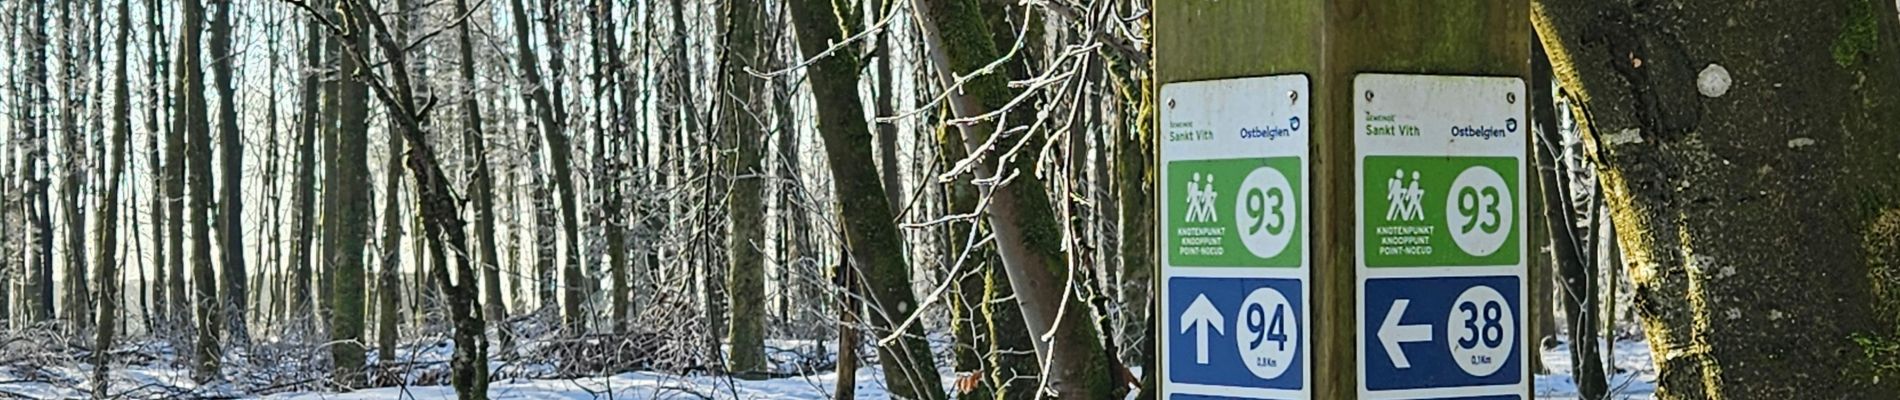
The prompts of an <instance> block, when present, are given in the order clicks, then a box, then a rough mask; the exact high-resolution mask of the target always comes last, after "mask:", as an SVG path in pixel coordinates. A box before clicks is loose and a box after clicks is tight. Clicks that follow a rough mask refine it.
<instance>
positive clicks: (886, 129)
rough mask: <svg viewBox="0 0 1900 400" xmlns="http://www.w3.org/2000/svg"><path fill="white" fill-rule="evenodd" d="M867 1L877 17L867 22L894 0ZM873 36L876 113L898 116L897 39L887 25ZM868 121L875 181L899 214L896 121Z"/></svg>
mask: <svg viewBox="0 0 1900 400" xmlns="http://www.w3.org/2000/svg"><path fill="white" fill-rule="evenodd" d="M870 1H871V10H873V11H876V12H877V16H876V17H875V18H867V19H866V20H867V21H866V22H870V21H872V20H875V19H879V18H883V16H884V15H885V14H887V13H889V12H890V10H891V7H892V3H895V0H870ZM876 35H877V37H876V39H874V41H873V42H872V43H871V45H870V46H871V47H873V48H874V49H875V50H874V51H872V53H871V57H874V58H876V59H877V61H874V63H875V64H876V68H877V91H876V93H877V100H876V101H877V104H876V106H877V114H876V115H877V116H878V117H880V118H882V117H890V116H894V115H897V105H896V104H897V91H896V89H894V88H893V85H892V83H894V82H895V81H896V80H897V79H896V77H894V76H891V47H892V46H895V45H896V44H897V39H895V37H896V35H893V34H892V32H891V29H890V26H886V27H884V28H883V29H880V30H879V31H878V32H877V33H876ZM871 123H872V124H875V126H877V129H876V130H874V131H872V132H873V133H875V134H876V135H877V167H878V172H879V173H878V181H879V182H881V183H883V184H884V195H885V197H888V198H890V203H891V213H894V214H895V213H901V212H903V210H904V195H905V193H904V173H903V171H902V170H901V169H900V168H898V162H897V123H896V122H895V121H892V122H878V121H872V122H871Z"/></svg>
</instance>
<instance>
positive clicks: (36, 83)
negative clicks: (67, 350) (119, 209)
mask: <svg viewBox="0 0 1900 400" xmlns="http://www.w3.org/2000/svg"><path fill="white" fill-rule="evenodd" d="M23 8H25V9H26V10H27V11H26V13H27V18H29V21H28V24H27V27H26V34H25V36H26V37H25V38H23V39H24V40H25V41H26V42H27V43H26V52H27V54H26V75H27V96H26V107H27V110H26V112H25V113H23V114H25V115H24V116H22V117H21V120H22V121H24V123H22V125H24V126H23V127H22V129H21V131H22V132H23V136H24V137H25V138H26V140H24V141H22V142H23V143H22V144H21V147H22V149H21V152H22V153H25V156H24V157H22V160H20V163H19V167H20V172H19V175H20V179H21V182H22V183H23V184H24V186H26V188H25V189H26V190H24V192H25V193H24V196H23V197H21V199H22V201H21V203H20V204H21V213H23V214H25V217H26V218H27V219H28V220H29V222H28V224H29V225H31V226H32V233H31V234H30V235H29V236H31V237H32V240H31V242H30V243H31V244H29V245H27V247H26V255H25V258H26V264H25V268H24V271H23V272H25V274H24V278H25V281H26V282H25V284H24V285H22V286H23V287H22V288H21V289H23V290H22V292H23V293H20V296H22V299H23V300H24V301H22V302H21V303H22V304H21V305H22V306H23V307H21V308H23V310H22V311H23V312H22V314H24V316H25V318H24V319H25V320H26V321H28V322H42V321H47V320H50V319H52V313H53V274H52V257H53V236H52V224H51V223H50V221H47V217H48V216H49V215H50V213H48V212H47V211H46V182H44V181H43V180H42V179H41V178H40V173H41V169H40V164H43V163H45V162H46V157H47V155H46V153H47V152H46V130H47V129H46V127H45V126H44V123H45V122H46V121H42V120H41V119H40V117H41V116H43V115H44V114H42V113H44V112H48V111H47V110H46V104H45V103H46V102H47V101H49V99H48V97H50V96H47V93H46V87H47V76H46V75H47V72H46V68H47V67H46V61H45V60H46V46H47V44H46V1H45V0H36V1H34V2H32V3H29V4H27V5H25V6H23Z"/></svg>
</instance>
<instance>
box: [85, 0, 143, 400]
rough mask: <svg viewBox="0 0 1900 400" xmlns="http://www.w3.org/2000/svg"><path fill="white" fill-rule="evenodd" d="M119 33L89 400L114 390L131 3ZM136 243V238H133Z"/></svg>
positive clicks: (122, 3)
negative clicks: (118, 254)
mask: <svg viewBox="0 0 1900 400" xmlns="http://www.w3.org/2000/svg"><path fill="white" fill-rule="evenodd" d="M117 25H118V27H119V29H116V30H115V31H114V34H115V35H114V36H113V39H112V49H113V54H116V57H114V59H116V60H119V61H118V62H117V63H116V65H114V67H113V70H112V152H111V154H110V155H109V157H111V158H112V161H111V162H110V163H109V164H108V165H109V166H110V168H111V170H110V172H109V173H108V174H107V178H106V180H105V182H101V183H100V184H101V185H103V186H104V189H105V199H103V200H100V201H99V230H98V231H96V234H97V235H98V236H96V237H94V238H93V245H94V247H97V248H98V249H99V259H98V260H96V261H95V262H94V263H93V265H94V266H95V267H96V268H97V270H96V271H94V272H93V279H97V280H98V282H99V283H98V287H99V293H100V296H99V302H98V304H99V310H98V312H97V315H98V317H99V322H98V330H97V331H96V332H95V334H96V335H95V336H94V340H93V346H92V349H93V350H92V354H93V356H92V366H93V369H92V397H93V398H106V397H107V396H108V395H109V394H110V392H109V391H108V390H109V389H110V388H111V386H112V380H111V379H110V377H111V369H112V340H113V335H114V334H116V333H117V332H116V329H117V328H118V325H117V324H115V323H113V322H114V321H115V319H116V318H118V316H119V303H118V299H119V298H120V297H119V296H117V294H118V293H119V292H120V287H119V279H118V276H119V269H118V265H119V260H118V257H117V255H116V254H114V250H116V249H117V248H118V246H115V245H114V242H116V241H117V240H118V226H119V183H120V182H121V181H123V180H124V178H125V166H126V162H125V154H126V152H127V151H128V149H127V147H128V146H129V145H131V143H132V95H131V93H130V92H129V91H128V90H127V89H126V86H127V82H128V81H130V80H131V79H130V77H129V76H127V73H126V70H127V68H126V62H127V61H128V60H130V59H129V58H126V54H129V53H127V52H126V37H127V36H129V35H130V31H131V30H132V0H119V9H118V24H117ZM134 236H135V237H136V235H134Z"/></svg>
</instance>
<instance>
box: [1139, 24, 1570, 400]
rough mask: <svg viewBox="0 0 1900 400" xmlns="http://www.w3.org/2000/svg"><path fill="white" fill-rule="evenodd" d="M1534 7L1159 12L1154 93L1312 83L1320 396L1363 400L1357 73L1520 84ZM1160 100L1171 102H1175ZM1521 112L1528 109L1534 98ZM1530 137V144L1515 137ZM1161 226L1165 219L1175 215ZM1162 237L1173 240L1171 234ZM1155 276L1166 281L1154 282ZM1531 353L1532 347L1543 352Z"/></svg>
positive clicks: (1315, 348) (1314, 320)
mask: <svg viewBox="0 0 1900 400" xmlns="http://www.w3.org/2000/svg"><path fill="white" fill-rule="evenodd" d="M1529 8H1530V5H1529V3H1528V2H1527V1H1523V0H1249V1H1235V0H1168V1H1159V2H1156V3H1155V9H1154V21H1155V35H1154V37H1155V44H1154V60H1155V63H1154V65H1155V77H1156V78H1157V79H1156V84H1157V85H1162V86H1165V85H1168V84H1171V83H1179V82H1191V81H1206V80H1215V79H1229V78H1241V77H1254V76H1268V75H1285V74H1297V75H1305V76H1306V77H1307V78H1308V79H1309V82H1310V88H1311V92H1312V96H1313V98H1312V103H1311V109H1310V113H1311V116H1312V117H1311V122H1310V128H1309V129H1310V130H1311V132H1312V133H1311V141H1310V143H1311V146H1310V154H1309V160H1310V165H1309V166H1310V171H1311V176H1310V177H1309V182H1310V184H1311V189H1310V191H1311V193H1310V198H1311V207H1310V208H1308V210H1310V221H1311V222H1310V223H1311V230H1310V231H1309V232H1308V233H1306V235H1307V240H1310V241H1311V249H1312V250H1311V251H1312V253H1311V276H1310V281H1311V293H1310V295H1309V296H1307V298H1308V299H1309V300H1310V302H1311V305H1310V310H1311V315H1310V316H1309V318H1308V319H1309V321H1304V323H1310V324H1311V326H1310V330H1309V333H1308V334H1309V335H1311V336H1310V338H1311V341H1310V346H1311V347H1310V348H1308V351H1309V354H1310V358H1311V361H1310V363H1309V364H1308V365H1309V368H1310V369H1308V373H1309V374H1311V387H1310V394H1311V396H1312V398H1315V399H1344V398H1357V397H1358V396H1359V394H1358V393H1359V392H1358V388H1359V386H1360V384H1359V382H1358V379H1359V378H1358V376H1359V372H1358V371H1359V369H1360V366H1359V365H1358V362H1357V360H1358V359H1359V355H1358V354H1356V350H1355V349H1356V348H1357V346H1358V342H1357V341H1358V340H1361V338H1360V335H1361V333H1360V332H1361V330H1360V326H1359V325H1358V322H1357V320H1356V319H1357V318H1358V317H1357V314H1356V311H1355V307H1356V301H1357V297H1356V296H1358V293H1357V292H1356V290H1357V287H1358V283H1357V279H1358V276H1357V275H1356V272H1355V261H1356V260H1355V257H1357V256H1356V254H1358V253H1357V248H1356V243H1358V242H1357V240H1359V239H1358V238H1357V237H1356V236H1355V235H1356V232H1355V229H1356V228H1355V218H1356V216H1357V215H1358V214H1357V213H1358V212H1359V211H1358V210H1356V205H1355V200H1354V199H1355V197H1354V196H1355V185H1356V184H1355V180H1354V174H1355V173H1357V171H1356V170H1355V168H1356V165H1357V161H1356V160H1357V158H1356V155H1357V153H1356V149H1355V146H1354V136H1353V135H1354V126H1353V125H1354V121H1355V115H1354V104H1355V103H1354V100H1355V93H1354V90H1353V84H1354V78H1355V76H1356V75H1357V74H1361V73H1387V74H1426V75H1461V76H1489V77H1519V78H1521V77H1524V76H1526V74H1527V73H1528V69H1529V68H1528V59H1529V51H1530V40H1531V35H1530V26H1529V25H1530V24H1529V22H1530V21H1529V15H1528V13H1529ZM1158 101H1159V102H1160V103H1161V104H1166V103H1167V102H1168V101H1169V100H1168V99H1165V98H1163V99H1158ZM1517 104H1519V105H1520V106H1521V105H1523V104H1528V101H1519V102H1517ZM1164 107H1165V106H1164ZM1520 120H1521V118H1520ZM1160 128H1165V127H1159V128H1158V129H1157V132H1164V131H1165V130H1164V129H1160ZM1157 137H1159V138H1158V139H1157V140H1164V141H1165V140H1166V139H1165V135H1157ZM1523 137H1526V136H1525V135H1517V136H1513V137H1511V139H1514V140H1518V139H1520V138H1523ZM1526 146H1528V141H1526ZM1157 147H1159V146H1157ZM1527 148H1528V147H1527ZM1520 187H1523V188H1529V187H1530V186H1528V185H1525V186H1520ZM1157 192H1158V193H1157V196H1159V197H1161V198H1158V199H1157V202H1158V203H1159V202H1160V201H1165V196H1166V195H1165V191H1157ZM1159 217H1160V218H1162V219H1166V218H1168V216H1167V215H1160V216H1159ZM1158 238H1160V239H1161V240H1166V239H1165V238H1166V235H1165V232H1163V234H1162V235H1158ZM1531 239H1532V238H1526V239H1525V240H1531ZM1166 249H1167V247H1166V243H1165V242H1164V243H1162V245H1161V247H1158V248H1157V250H1158V251H1167V250H1166ZM1532 249H1535V247H1532ZM1520 254H1521V257H1530V256H1533V255H1534V254H1536V253H1535V252H1534V250H1533V251H1530V252H1523V253H1520ZM1158 268H1166V267H1165V266H1162V267H1158ZM1157 276H1162V274H1159V273H1157ZM1160 284H1163V285H1165V283H1160ZM1529 304H1532V303H1529V302H1525V303H1524V306H1527V307H1528V306H1529ZM1156 312H1159V313H1162V314H1158V316H1160V317H1162V318H1165V316H1167V315H1169V314H1167V312H1168V310H1167V309H1165V308H1164V309H1159V310H1157V311H1156ZM1374 323H1377V322H1376V321H1375V322H1374ZM1529 325H1534V323H1532V322H1531V321H1521V322H1520V326H1529ZM1163 326H1168V325H1167V324H1163ZM1157 334H1166V332H1159V331H1158V332H1157ZM1439 334H1441V335H1442V334H1444V333H1443V332H1440V333H1439ZM1525 336H1528V335H1525V334H1524V332H1522V331H1520V332H1518V337H1519V338H1523V337H1525ZM1524 342H1529V341H1524ZM1523 345H1525V346H1535V343H1534V342H1531V343H1523ZM1373 351H1376V350H1373ZM1157 361H1158V362H1157V363H1156V364H1157V367H1158V368H1161V369H1165V368H1167V364H1168V362H1167V360H1165V359H1160V360H1157ZM1525 379H1526V381H1528V380H1529V378H1528V377H1526V378H1525ZM1165 384H1166V383H1164V385H1165ZM1525 386H1526V387H1528V384H1525ZM1164 393H1165V392H1164ZM1524 395H1525V396H1528V393H1525V394H1524Z"/></svg>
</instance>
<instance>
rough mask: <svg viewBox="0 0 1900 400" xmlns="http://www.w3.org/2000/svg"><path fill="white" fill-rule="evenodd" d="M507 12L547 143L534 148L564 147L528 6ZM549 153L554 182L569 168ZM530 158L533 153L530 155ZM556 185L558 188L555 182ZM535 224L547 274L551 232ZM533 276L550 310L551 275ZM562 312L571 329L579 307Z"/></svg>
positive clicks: (516, 4)
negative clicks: (534, 43)
mask: <svg viewBox="0 0 1900 400" xmlns="http://www.w3.org/2000/svg"><path fill="white" fill-rule="evenodd" d="M508 9H509V11H510V12H512V14H511V16H512V18H513V21H514V30H515V49H516V54H515V61H516V64H517V67H518V68H520V69H521V75H522V78H523V79H524V80H526V82H523V85H524V87H525V88H526V89H525V90H527V91H528V93H527V95H528V99H529V100H532V104H531V105H530V108H533V109H534V112H535V115H536V117H538V118H539V120H540V124H539V125H540V127H541V137H542V139H543V140H545V141H547V143H536V144H535V145H534V147H539V146H547V147H555V146H554V145H553V143H552V142H554V141H557V140H558V141H559V142H560V143H561V145H562V147H565V146H566V144H567V139H566V137H567V134H566V133H565V132H564V131H560V130H559V129H560V126H561V125H559V122H560V120H561V119H562V118H561V117H559V116H557V115H555V113H556V112H558V109H557V108H556V107H557V106H556V105H555V102H554V101H553V100H550V99H549V96H550V95H549V93H548V87H547V86H546V85H545V82H543V80H542V79H541V65H540V62H539V61H536V60H538V59H539V56H537V55H535V52H534V49H535V47H534V46H532V45H531V44H530V40H529V36H530V35H531V34H530V33H529V27H528V21H529V20H528V11H527V6H526V5H525V4H524V3H523V0H509V1H508ZM549 23H550V24H552V22H549ZM550 32H552V29H551V28H550ZM557 40H558V39H557ZM558 62H559V61H556V63H558ZM557 80H558V77H557ZM555 84H556V85H558V84H559V83H558V81H557V83H555ZM556 136H559V139H556ZM548 154H550V155H555V154H559V155H561V156H562V157H563V158H562V160H560V162H555V161H552V160H550V162H549V163H550V164H554V165H553V167H554V169H555V172H554V174H555V175H558V176H557V177H556V179H557V181H558V180H559V176H567V174H566V171H567V170H568V167H567V163H566V162H565V161H566V159H565V156H566V154H567V153H566V152H565V151H562V150H557V149H552V148H551V149H548ZM529 156H530V157H533V156H534V153H530V154H529ZM531 164H538V163H531ZM535 175H536V179H537V180H538V179H541V178H540V175H541V174H539V173H537V174H535ZM556 184H557V185H559V183H558V182H557V183H556ZM535 186H536V188H535V190H537V191H541V190H546V189H544V188H542V186H543V185H535ZM563 193H565V191H563ZM535 197H536V199H537V201H535V204H534V207H536V208H537V209H538V210H545V209H547V208H548V207H552V205H550V204H547V203H546V202H544V201H539V200H541V199H545V198H546V197H547V195H546V194H543V193H541V192H537V193H536V194H535ZM563 197H564V199H563V201H564V202H566V203H564V204H563V205H564V206H571V202H572V201H573V197H570V196H563ZM570 209H571V208H570ZM537 225H541V226H542V227H543V228H542V229H537V231H536V233H535V240H536V241H537V242H539V243H540V244H541V245H540V246H539V249H540V254H541V256H540V257H539V258H540V259H542V260H541V261H540V262H537V263H536V264H537V266H536V268H537V271H547V270H550V269H551V268H553V266H552V265H551V264H552V263H553V262H554V261H553V258H554V255H555V253H554V247H553V246H554V243H555V240H554V238H553V234H552V232H547V231H546V226H547V225H548V223H547V222H545V221H542V222H539V223H537ZM567 227H572V225H567ZM568 237H569V238H573V237H574V236H573V235H569V236H568ZM570 240H571V239H570ZM570 254H572V253H570ZM572 265H574V266H576V268H578V264H572ZM564 271H565V270H564ZM577 272H578V271H577ZM536 276H537V277H541V279H539V281H540V282H538V283H539V285H540V287H542V288H546V289H543V290H542V295H543V296H542V297H541V306H542V307H549V306H552V305H554V303H555V301H554V299H553V290H552V289H553V283H554V282H551V281H550V280H549V279H547V278H548V277H551V275H549V276H543V274H542V273H537V274H536ZM562 294H563V295H566V296H572V294H570V293H569V292H568V291H565V290H564V291H562ZM568 300H573V299H568ZM575 305H576V306H578V304H575ZM561 311H562V313H561V316H562V321H563V326H564V327H569V328H571V327H572V326H571V325H568V324H570V323H574V322H578V319H576V318H578V317H579V315H576V314H578V312H579V309H578V308H576V309H575V312H573V313H570V312H568V309H566V308H562V309H561Z"/></svg>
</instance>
